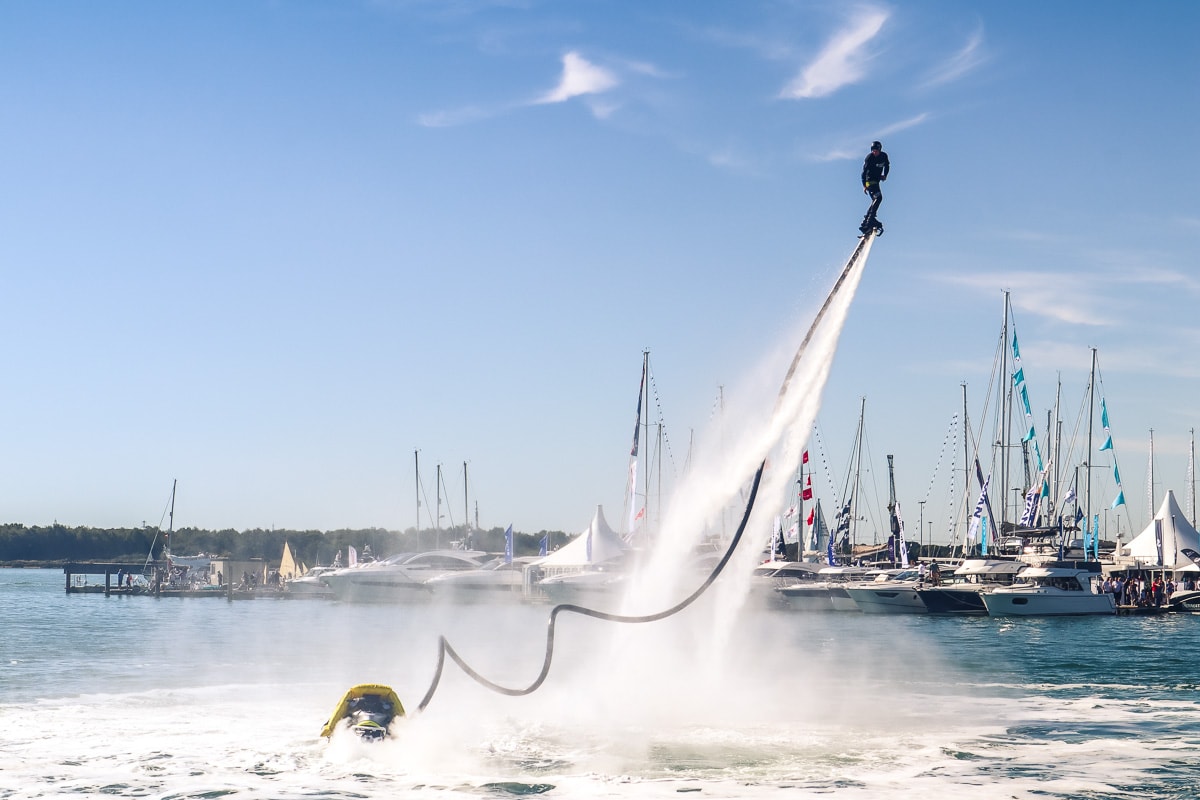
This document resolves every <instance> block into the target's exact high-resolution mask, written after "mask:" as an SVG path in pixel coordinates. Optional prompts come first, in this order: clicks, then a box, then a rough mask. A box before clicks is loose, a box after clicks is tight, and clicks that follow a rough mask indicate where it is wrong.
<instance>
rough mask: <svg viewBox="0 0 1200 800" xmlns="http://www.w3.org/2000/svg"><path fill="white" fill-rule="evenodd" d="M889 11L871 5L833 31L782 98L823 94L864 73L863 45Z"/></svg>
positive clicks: (883, 21)
mask: <svg viewBox="0 0 1200 800" xmlns="http://www.w3.org/2000/svg"><path fill="white" fill-rule="evenodd" d="M888 16H889V15H888V12H886V11H884V10H882V9H870V10H868V11H866V12H864V13H863V14H862V17H861V19H858V20H857V21H856V22H855V23H854V24H853V25H851V26H850V27H848V28H846V29H844V30H842V31H839V32H838V33H837V34H835V35H834V37H833V38H832V39H830V40H829V43H828V44H826V45H825V47H824V49H822V50H821V52H820V53H819V54H817V57H816V59H815V60H814V61H813V62H812V63H810V64H809V65H808V66H806V67H805V68H804V69H803V70H801V71H800V74H799V75H798V76H796V78H795V79H793V80H792V82H791V83H789V84H788V85H787V86H785V87H784V88H783V91H782V92H780V97H783V98H785V99H792V100H800V99H806V98H812V97H825V96H826V95H830V94H833V93H834V92H836V91H837V90H838V89H840V88H842V87H843V86H846V85H848V84H851V83H857V82H858V81H860V80H862V79H863V78H864V77H865V76H866V74H867V66H866V64H867V60H868V54H867V52H866V47H867V45H868V44H870V42H871V40H873V39H874V38H875V37H876V36H877V35H878V34H879V31H881V30H882V29H883V24H884V23H885V22H887V19H888Z"/></svg>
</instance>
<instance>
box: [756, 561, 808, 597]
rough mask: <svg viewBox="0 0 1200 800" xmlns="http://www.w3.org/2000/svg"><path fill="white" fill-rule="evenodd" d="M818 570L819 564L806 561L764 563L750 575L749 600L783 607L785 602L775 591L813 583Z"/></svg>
mask: <svg viewBox="0 0 1200 800" xmlns="http://www.w3.org/2000/svg"><path fill="white" fill-rule="evenodd" d="M820 570H821V565H820V564H813V563H811V562H808V561H765V562H763V563H762V564H759V565H758V566H757V567H755V568H754V571H753V572H752V573H751V580H750V587H751V588H750V597H751V600H752V602H758V603H759V604H760V605H763V606H771V607H784V606H786V605H787V601H786V600H785V599H784V597H783V595H782V594H780V593H779V592H778V591H777V590H778V589H782V588H784V587H785V586H795V585H797V584H805V585H810V584H812V583H815V582H816V580H817V573H818V572H820Z"/></svg>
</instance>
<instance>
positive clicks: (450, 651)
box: [417, 231, 875, 712]
mask: <svg viewBox="0 0 1200 800" xmlns="http://www.w3.org/2000/svg"><path fill="white" fill-rule="evenodd" d="M874 238H875V232H874V231H872V232H870V233H868V234H867V235H866V236H864V237H862V239H860V240H859V242H858V246H857V247H855V248H854V252H853V253H852V254H851V255H850V259H849V260H848V261H847V262H846V266H845V267H843V268H842V271H841V274H840V275H838V278H837V281H835V282H834V285H833V289H832V290H830V292H829V295H828V296H827V297H826V298H825V302H824V303H823V304H822V305H821V308H820V310H818V311H817V316H816V318H815V319H813V321H812V325H810V326H809V329H808V333H807V334H806V335H805V336H804V340H803V341H802V342H801V343H800V347H799V349H798V350H796V355H795V357H793V359H792V363H791V365H790V366H789V367H788V371H787V375H786V376H785V377H784V379H783V385H782V386H780V387H779V395H778V397H777V398H776V400H775V410H776V413H778V411H779V408H780V406H781V405H782V403H783V398H784V396H785V395H786V394H787V391H788V388H789V387H790V386H791V383H792V378H794V377H795V375H796V370H797V368H798V367H799V365H800V361H801V359H802V358H803V357H804V353H805V351H807V350H808V345H809V343H810V342H811V341H812V338H813V335H814V334H815V333H816V331H817V328H818V327H820V324H821V320H822V319H823V318H824V317H825V314H826V312H827V311H829V307H830V306H831V305H832V304H833V298H834V297H835V296H836V295H837V294H838V292H839V291H840V290H841V288H842V284H844V283H845V282H846V278H847V277H848V276H849V275H850V272H851V270H852V269H853V268H854V266H855V265H856V264H858V263H859V260H860V258H865V257H866V253H867V251H868V247H869V245H870V243H871V241H872V240H873V239H874ZM766 463H767V462H766V460H764V461H763V462H762V463H761V464H759V465H758V471H757V472H755V473H754V485H753V486H752V487H751V489H750V498H749V500H748V501H747V503H746V512H745V513H744V514H743V515H742V522H741V524H740V525H738V529H737V532H736V533H735V534H734V535H733V538H732V539H731V540H730V542H729V547H727V548H726V549H725V555H724V556H722V557H721V560H720V561H719V562H717V565H716V566H715V567H713V571H712V573H711V574H710V575H709V576H708V578H707V579H706V580H705V581H704V583H702V584H700V586H699V587H698V588H697V589H696V591H694V592H692V593H691V594H690V595H688V596H687V597H686V598H684V599H683V600H681V601H680V602H679V603H677V604H675V605H673V606H671V607H670V608H668V609H666V610H665V611H659V612H657V613H655V614H645V615H641V616H626V615H623V614H609V613H606V612H604V611H597V610H595V609H592V608H584V607H583V606H577V605H572V604H570V603H562V604H559V605H556V606H555V607H554V608H553V609H552V610H551V611H550V621H549V626H548V628H547V631H546V659H545V661H543V662H542V671H541V672H540V673H538V676H537V678H536V679H535V680H534V682H533V683H531V684H530V685H529V686H527V687H526V688H524V689H510V688H508V687H506V686H501V685H500V684H498V683H493V682H492V681H490V680H488V679H487V678H485V677H483V676H482V675H480V674H479V673H478V672H476V671H475V670H474V669H472V668H471V666H470V665H469V664H467V662H466V661H464V660H463V658H462V656H460V655H459V654H458V652H457V651H456V650H455V649H454V648H453V647H452V646H451V645H450V642H448V641H447V640H446V637H445V636H439V637H438V659H437V668H436V669H435V670H434V673H433V682H432V683H431V684H430V685H429V691H427V692H425V697H423V698H422V699H421V704H420V705H418V706H417V711H418V712H420V711H424V710H425V707H426V706H428V705H429V703H430V701H431V700H433V695H434V693H435V692H436V691H437V688H438V684H439V683H440V682H441V680H442V670H443V668H444V667H445V665H446V656H447V655H449V656H450V659H451V660H452V661H453V662H454V663H455V664H458V666H459V668H460V669H461V670H462V671H463V672H465V673H466V674H467V675H468V676H470V677H471V678H472V679H473V680H474V681H475V682H476V683H478V684H479V685H481V686H485V687H487V688H488V689H491V690H492V691H494V692H499V693H500V694H504V695H508V696H509V697H522V696H524V695H527V694H532V693H533V692H535V691H537V689H538V687H540V686H541V685H542V684H543V683H544V682H545V680H546V676H548V675H549V674H550V662H551V661H552V660H553V658H554V626H555V623H556V621H557V620H558V615H559V614H561V613H562V612H564V611H570V612H572V613H574V614H580V615H583V616H585V617H593V618H595V619H603V620H608V621H610V622H624V623H627V624H638V623H643V622H656V621H658V620H660V619H666V618H667V617H669V616H672V615H673V614H678V613H679V612H680V611H682V610H683V609H685V608H687V607H688V606H690V605H691V604H692V603H694V602H696V600H698V599H699V598H700V595H702V594H704V592H705V591H706V590H707V589H708V587H709V586H711V585H712V583H713V581H715V580H716V579H717V576H718V575H720V574H721V571H722V570H724V569H725V565H726V564H728V563H729V559H730V558H732V557H733V553H734V551H735V550H736V549H737V546H738V542H740V541H741V539H742V534H743V533H745V531H746V523H747V522H748V521H749V520H750V512H751V511H752V510H753V509H754V500H755V498H756V497H757V496H758V485H759V483H760V482H761V481H762V474H763V469H764V467H766Z"/></svg>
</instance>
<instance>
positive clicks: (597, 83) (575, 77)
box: [534, 50, 620, 104]
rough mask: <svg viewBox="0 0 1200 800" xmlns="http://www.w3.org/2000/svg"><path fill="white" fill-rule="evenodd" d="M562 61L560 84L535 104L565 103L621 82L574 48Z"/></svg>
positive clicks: (604, 90)
mask: <svg viewBox="0 0 1200 800" xmlns="http://www.w3.org/2000/svg"><path fill="white" fill-rule="evenodd" d="M562 62H563V68H562V76H561V77H560V78H559V81H558V86H555V87H554V88H553V89H551V90H550V91H549V92H546V94H544V95H542V96H541V97H539V98H538V99H537V100H535V101H534V103H535V104H544V103H563V102H566V101H567V100H570V99H571V98H572V97H579V96H581V95H587V94H600V93H602V92H607V91H608V90H609V89H613V88H616V86H617V85H619V84H620V81H619V80H617V76H616V75H615V74H613V73H612V72H610V71H609V70H607V69H604V68H603V67H598V66H596V65H595V64H593V63H591V62H590V61H588V60H587V59H585V58H584V57H583V56H581V55H579V53H577V52H575V51H574V50H572V51H571V52H569V53H567V54H566V55H564V56H563V59H562Z"/></svg>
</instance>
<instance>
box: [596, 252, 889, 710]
mask: <svg viewBox="0 0 1200 800" xmlns="http://www.w3.org/2000/svg"><path fill="white" fill-rule="evenodd" d="M872 242H873V237H868V239H867V240H865V241H864V242H862V243H861V245H860V246H859V248H858V249H856V250H855V253H854V255H853V256H852V257H851V261H850V262H848V263H847V265H846V266H845V268H844V269H843V272H842V274H841V277H840V278H839V281H838V284H837V285H835V287H834V290H833V291H832V292H831V293H830V296H829V298H828V299H827V300H826V301H825V305H824V306H823V307H822V308H821V310H820V312H819V313H818V315H817V319H816V321H815V322H814V323H813V324H812V327H811V328H809V330H808V337H806V338H805V339H804V344H803V345H801V351H800V352H796V353H795V358H794V359H793V360H792V365H791V370H790V371H789V373H788V379H787V380H786V381H785V384H784V386H783V388H782V389H780V390H779V392H778V395H776V394H774V393H773V387H774V386H775V385H777V384H776V383H775V382H776V381H778V376H779V374H780V373H781V372H782V371H783V369H782V367H781V365H782V364H785V363H787V361H786V360H787V359H788V358H789V357H790V356H791V354H792V353H793V352H795V350H794V345H793V346H789V347H787V348H776V350H775V351H774V352H772V353H770V354H769V355H768V356H766V357H765V358H764V359H763V360H762V361H761V362H760V363H759V364H758V365H757V367H756V368H755V369H754V370H753V371H752V372H751V373H750V375H749V376H748V377H747V380H746V383H747V384H748V389H747V390H745V391H742V392H740V393H735V394H733V395H732V396H731V402H730V405H729V406H728V407H727V408H728V414H727V417H726V420H725V422H726V423H729V422H730V421H732V422H733V423H735V426H736V436H735V437H734V440H735V443H734V444H733V445H732V446H731V447H729V448H726V449H724V450H722V451H720V452H718V451H717V450H715V449H709V450H707V451H703V452H701V453H699V454H698V455H697V456H696V458H695V460H694V462H693V468H692V469H691V471H690V472H689V473H688V474H687V475H686V476H684V479H683V481H682V483H681V485H680V486H679V488H678V489H677V491H676V492H675V494H674V496H673V497H672V499H671V503H670V505H669V506H668V508H667V509H666V513H665V514H664V516H663V521H662V527H661V530H660V532H659V535H658V537H657V538H656V539H655V542H654V547H653V550H652V552H651V553H650V554H649V557H648V558H647V559H646V561H645V562H644V563H643V565H642V567H641V569H639V571H638V574H637V575H636V576H635V578H634V580H632V581H631V585H630V588H629V590H628V592H627V594H626V598H625V606H624V608H623V611H624V613H628V614H637V613H645V612H647V611H651V610H655V609H660V608H664V607H668V606H669V605H670V604H671V603H673V602H676V601H678V599H679V598H680V597H681V596H683V595H684V594H686V593H687V592H689V591H691V588H692V587H693V586H694V585H695V584H694V581H695V580H696V578H695V576H694V570H688V569H687V568H686V562H687V560H688V559H687V557H686V556H687V554H689V553H691V552H693V551H694V550H695V548H696V546H697V545H698V544H700V541H701V536H702V535H703V532H704V531H705V530H710V529H711V527H712V526H713V524H714V522H715V520H717V519H718V517H719V515H720V514H721V512H722V511H723V510H724V509H725V508H727V507H728V506H730V505H731V504H736V502H735V501H736V500H738V493H739V492H740V491H742V490H743V488H744V486H745V485H746V481H747V479H748V477H749V476H751V475H753V473H754V471H755V469H756V468H757V466H758V464H759V463H760V462H762V460H763V459H764V458H766V459H767V460H768V468H767V470H766V472H765V473H764V477H763V483H762V486H761V488H760V491H759V502H758V504H757V506H756V507H755V509H754V511H753V514H752V516H751V518H750V522H749V525H748V527H747V531H748V532H750V533H749V537H750V541H749V542H748V543H747V542H743V543H742V545H741V546H740V547H739V549H738V551H737V552H736V553H735V554H734V556H733V559H732V560H731V561H730V563H729V568H728V569H727V570H726V572H725V574H724V575H723V576H722V578H721V579H720V580H718V581H717V583H716V584H714V586H713V587H712V589H711V590H710V591H711V595H712V597H711V601H710V602H708V603H703V604H701V605H700V606H698V607H697V608H696V610H695V611H693V612H690V613H689V614H687V615H686V618H685V619H686V620H687V621H690V622H691V623H692V624H691V625H690V626H686V627H687V628H688V630H686V631H684V630H678V627H679V626H678V625H676V626H672V628H673V629H672V630H667V631H664V630H663V629H662V627H661V625H655V626H651V627H652V628H653V630H649V629H645V628H644V627H643V626H620V625H618V626H615V627H613V628H611V631H612V637H613V639H612V643H611V650H610V654H609V656H608V657H607V658H606V659H605V664H606V668H605V670H604V672H603V674H602V676H601V677H602V679H603V680H605V681H606V683H607V684H608V685H606V686H604V687H603V688H600V687H596V686H592V687H591V688H592V690H593V691H595V690H597V689H600V691H602V692H604V693H605V694H606V695H608V696H610V697H611V696H618V695H626V696H628V695H631V694H632V695H633V696H635V697H637V696H639V695H640V699H637V700H634V701H632V702H628V703H627V704H626V708H630V707H636V708H641V709H647V708H650V707H653V706H654V705H656V704H657V703H658V702H662V701H663V700H664V698H663V696H662V691H663V687H664V684H670V685H672V686H675V687H679V684H680V678H681V676H687V678H688V682H689V683H691V682H692V681H698V682H699V683H698V685H694V686H689V688H688V689H686V690H681V693H682V694H683V695H690V696H692V697H696V696H713V689H714V687H716V686H719V685H723V684H724V683H725V681H724V676H725V671H726V669H725V666H724V665H725V664H727V659H726V658H725V657H724V654H725V652H726V649H727V646H728V644H729V642H730V637H731V634H732V632H733V629H734V626H735V624H736V623H737V620H738V616H739V612H740V611H741V610H742V608H743V606H744V604H745V602H746V597H747V594H748V592H749V589H750V574H751V572H752V569H753V566H754V565H755V564H756V563H757V562H758V560H759V557H760V555H761V542H762V539H763V537H765V532H766V531H767V529H768V524H767V523H768V521H769V520H770V518H771V517H772V516H773V514H774V513H775V511H776V508H777V504H778V503H779V502H780V501H782V499H783V498H784V496H785V494H786V492H787V489H788V487H789V485H790V482H791V479H792V476H793V475H794V474H795V471H796V468H797V467H798V466H799V463H800V458H801V454H802V452H803V449H804V445H805V443H806V441H807V438H808V433H809V431H810V430H811V429H812V425H813V422H814V421H815V419H816V415H817V412H818V410H819V408H820V401H821V395H822V392H823V391H824V388H825V383H826V381H827V379H828V377H829V372H830V369H831V368H832V365H833V358H834V354H835V352H836V350H837V344H838V340H839V337H840V335H841V331H842V329H843V327H844V325H845V322H846V318H847V315H848V313H849V309H850V304H851V302H852V300H853V299H854V295H855V292H856V290H857V288H858V284H859V282H860V280H861V277H862V272H863V268H864V267H865V265H866V261H867V258H868V256H869V254H870V249H871V244H872ZM794 330H795V333H794V335H793V336H792V337H789V340H790V341H791V342H795V341H796V340H797V339H799V338H800V334H801V332H802V331H803V330H804V325H803V323H801V322H799V321H798V322H797V324H796V326H795V329H794ZM801 354H803V358H801V357H800V356H801ZM768 398H769V399H771V400H773V401H774V403H775V405H774V408H773V409H771V408H767V407H766V400H767V399H768ZM757 532H761V533H762V535H760V536H756V533H757ZM681 650H682V651H683V653H684V657H683V658H682V660H681V658H680V654H681V653H680V651H681ZM701 667H703V669H701ZM651 669H653V671H654V673H656V675H655V676H654V677H655V679H652V680H648V677H650V676H648V675H647V673H648V671H650V670H651ZM595 677H596V676H593V678H595Z"/></svg>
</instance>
